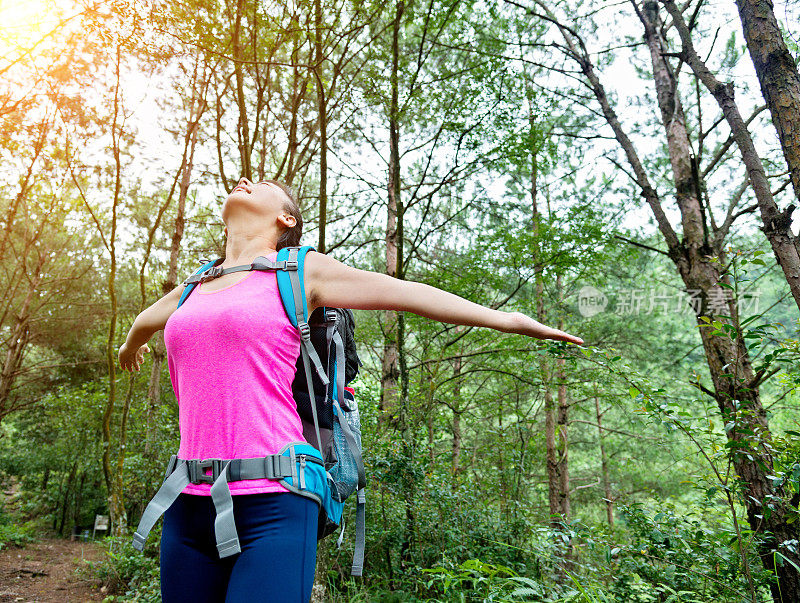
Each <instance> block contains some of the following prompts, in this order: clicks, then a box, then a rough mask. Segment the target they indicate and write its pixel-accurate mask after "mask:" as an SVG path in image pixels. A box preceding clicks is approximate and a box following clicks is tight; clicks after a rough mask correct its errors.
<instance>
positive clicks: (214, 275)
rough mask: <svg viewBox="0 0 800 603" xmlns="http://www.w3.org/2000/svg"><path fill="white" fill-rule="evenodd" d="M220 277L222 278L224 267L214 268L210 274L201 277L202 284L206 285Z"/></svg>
mask: <svg viewBox="0 0 800 603" xmlns="http://www.w3.org/2000/svg"><path fill="white" fill-rule="evenodd" d="M220 276H222V265H220V266H214V267H212V268H211V270H209V271H208V272H206V273H204V274H201V275H200V282H201V283H205V282H206V281H210V280H212V279H215V278H217V277H220Z"/></svg>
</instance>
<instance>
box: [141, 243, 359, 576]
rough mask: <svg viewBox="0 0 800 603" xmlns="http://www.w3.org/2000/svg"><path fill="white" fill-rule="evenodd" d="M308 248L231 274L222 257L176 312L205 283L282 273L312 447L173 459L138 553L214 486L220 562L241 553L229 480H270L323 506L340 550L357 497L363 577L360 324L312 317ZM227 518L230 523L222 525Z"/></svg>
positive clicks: (298, 396)
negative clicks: (184, 499) (171, 510)
mask: <svg viewBox="0 0 800 603" xmlns="http://www.w3.org/2000/svg"><path fill="white" fill-rule="evenodd" d="M310 250H313V247H310V246H304V247H285V248H283V249H281V250H279V251H278V257H277V258H276V260H275V261H271V260H268V259H267V258H264V257H258V258H256V259H255V260H254V261H253V263H252V264H249V265H243V266H234V267H231V268H225V269H223V268H222V267H221V264H222V262H223V258H219V259H216V260H214V261H211V262H207V263H205V264H204V265H203V266H201V268H200V269H199V270H197V271H196V272H195V273H194V274H193V275H192V276H190V277H189V278H188V279H186V281H184V285H185V288H184V290H183V293H182V295H181V298H180V300H179V302H178V308H180V306H181V305H183V303H184V302H185V301H186V299H187V298H188V296H189V295H190V294H191V293H192V291H193V290H194V289H195V288H196V287H197V285H198V284H199V283H201V282H205V281H208V280H211V279H214V278H217V277H219V276H222V275H223V274H230V273H233V272H242V271H247V270H274V271H275V272H276V277H277V281H278V290H279V292H280V296H281V301H282V302H283V306H284V309H285V310H286V314H287V316H288V317H289V321H290V322H291V323H292V325H293V326H295V327H297V329H298V331H299V332H300V336H301V345H300V357H299V358H298V360H297V371H296V373H295V378H294V381H293V383H292V394H293V397H294V400H295V403H296V405H297V412H298V414H299V415H300V419H301V421H302V424H303V437H304V438H305V440H306V442H302V443H301V442H292V443H290V444H287V446H285V447H284V449H283V450H281V451H280V452H279V453H278V454H276V455H272V456H271V457H266V458H265V459H235V460H225V459H196V460H195V459H192V460H180V459H177V458H176V457H175V455H173V456H172V458H171V459H170V462H169V464H168V466H167V473H166V475H165V479H164V482H163V484H162V486H161V488H160V489H159V491H158V492H157V493H156V495H155V496H154V497H153V499H152V500H151V501H150V503H149V504H148V506H147V508H146V509H145V511H144V513H143V514H142V518H141V520H140V522H139V527H138V528H137V530H136V533H135V534H134V543H133V544H134V547H135V548H137V549H138V550H142V548H143V546H144V541H145V538H146V537H147V533H148V532H149V531H150V529H152V526H153V525H155V522H156V521H157V520H158V518H159V517H160V515H161V514H163V512H164V511H165V510H166V508H168V507H169V506H170V505H171V504H172V502H173V501H174V500H175V498H177V496H178V495H179V494H180V492H181V491H182V490H183V488H184V487H185V486H186V484H187V483H190V482H191V483H212V484H213V485H212V492H211V496H212V499H213V500H214V505H215V508H216V510H217V519H216V521H215V533H216V537H217V548H218V550H219V553H220V557H225V556H228V555H232V554H235V553H237V552H239V543H238V536H237V535H236V527H235V523H234V522H233V519H232V506H233V502H232V500H231V501H230V502H229V501H228V499H230V498H231V495H230V490H229V489H228V487H227V482H228V481H235V480H238V479H256V478H263V477H267V478H270V479H279V480H280V483H282V484H283V485H284V486H286V487H287V489H289V490H290V491H293V492H295V493H296V494H299V495H301V496H307V497H309V498H312V499H314V500H315V501H317V502H318V503H319V506H320V512H319V523H318V532H317V538H318V539H321V538H324V537H325V536H328V535H329V534H331V533H333V532H334V531H336V529H337V528H340V529H341V533H340V535H339V538H338V540H337V546H341V543H342V539H343V537H344V528H345V522H344V514H343V511H344V503H345V501H346V500H347V499H348V498H350V496H352V495H353V494H356V540H355V552H354V554H353V566H352V569H351V574H352V575H354V576H360V575H361V574H362V572H363V562H364V548H365V522H366V517H365V503H366V495H365V491H364V488H365V485H366V477H365V472H364V463H363V459H362V456H361V423H360V417H359V412H358V404H357V402H356V400H355V395H354V391H353V390H352V388H349V387H346V386H347V384H348V383H350V382H351V381H352V380H353V379H354V378H355V377H356V375H357V374H358V367H359V366H360V364H361V361H360V360H359V358H358V354H357V352H356V348H355V337H354V333H355V319H354V317H353V313H352V311H350V310H349V309H342V308H327V307H320V308H317V309H316V310H315V311H314V312H313V313H312V314H311V316H309V315H308V307H307V305H306V296H305V286H304V281H303V275H304V264H305V257H306V254H307V253H308V251H310ZM312 400H313V403H312ZM226 463H227V464H226ZM183 467H186V468H185V469H184V468H183ZM265 467H266V469H265ZM207 470H211V475H207V474H206V473H205V471H207ZM170 480H172V481H170ZM162 491H163V492H162ZM226 492H227V496H226ZM218 503H219V504H218ZM228 505H230V513H228ZM228 515H230V519H228V518H227V516H228ZM221 517H223V518H225V520H224V521H221Z"/></svg>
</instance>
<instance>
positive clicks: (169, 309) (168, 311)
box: [119, 285, 183, 371]
mask: <svg viewBox="0 0 800 603" xmlns="http://www.w3.org/2000/svg"><path fill="white" fill-rule="evenodd" d="M181 293H183V285H179V286H178V287H175V288H174V289H173V290H172V291H170V292H169V293H167V294H166V295H165V296H164V297H162V298H161V299H159V300H158V301H157V302H155V303H154V304H153V305H152V306H150V307H149V308H146V309H145V310H142V312H141V314H139V315H138V316H137V317H136V320H134V321H133V324H132V325H131V329H130V331H128V337H127V338H126V339H125V343H123V344H122V347H120V349H119V364H120V366H121V367H122V369H123V370H126V371H134V370H136V371H138V370H139V367H140V366H141V365H142V361H143V360H144V353H145V352H149V351H150V348H149V347H148V346H147V342H148V341H150V338H151V337H152V336H153V335H155V333H156V331H160V330H161V329H163V328H164V325H166V324H167V320H168V319H169V317H170V316H172V313H173V312H174V311H175V310H177V309H178V300H179V299H180V298H181Z"/></svg>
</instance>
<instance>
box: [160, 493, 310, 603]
mask: <svg viewBox="0 0 800 603" xmlns="http://www.w3.org/2000/svg"><path fill="white" fill-rule="evenodd" d="M318 513H319V506H318V505H317V503H315V502H314V501H313V500H310V499H308V498H305V497H302V496H299V495H297V494H292V493H289V492H276V493H269V494H239V495H236V496H234V497H233V514H234V517H235V519H236V530H237V531H238V533H239V542H240V543H241V547H242V552H241V553H238V554H236V555H233V556H231V557H226V558H225V559H220V558H219V554H218V553H217V547H216V542H215V540H214V517H215V512H214V504H213V503H212V502H211V497H210V496H197V495H191V494H181V495H180V496H179V497H178V500H176V501H175V502H174V503H173V504H172V506H171V507H170V508H169V509H168V510H167V512H166V513H165V514H164V527H163V530H162V534H161V597H162V600H163V602H164V603H183V602H185V601H192V603H202V602H208V603H222V602H225V603H240V602H245V601H246V602H247V603H250V602H252V601H259V602H261V601H264V602H268V601H274V602H276V603H278V602H280V603H283V602H287V603H292V602H298V603H306V602H307V601H308V600H309V599H310V598H311V587H312V586H313V585H314V566H315V565H316V562H317V519H318Z"/></svg>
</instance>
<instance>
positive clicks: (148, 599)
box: [89, 536, 161, 603]
mask: <svg viewBox="0 0 800 603" xmlns="http://www.w3.org/2000/svg"><path fill="white" fill-rule="evenodd" d="M150 540H151V541H153V540H154V541H155V542H158V540H159V539H158V538H151V539H150ZM105 544H106V546H107V547H108V550H107V552H106V556H105V558H104V559H102V560H101V561H98V562H96V563H89V569H90V572H91V573H92V574H93V576H94V577H95V578H97V579H98V580H100V581H101V582H102V583H103V585H104V586H105V587H106V589H107V590H108V592H109V593H111V595H110V596H108V597H106V599H105V601H107V602H112V601H128V602H131V603H157V602H159V601H161V587H160V570H159V565H158V554H157V550H158V549H157V545H156V546H155V549H154V547H153V546H152V545H151V546H148V547H146V548H145V551H144V553H140V552H139V551H137V550H136V549H134V548H133V546H132V545H131V539H130V537H129V536H124V537H121V538H116V537H110V538H107V539H106V542H105ZM154 552H155V554H154Z"/></svg>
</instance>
